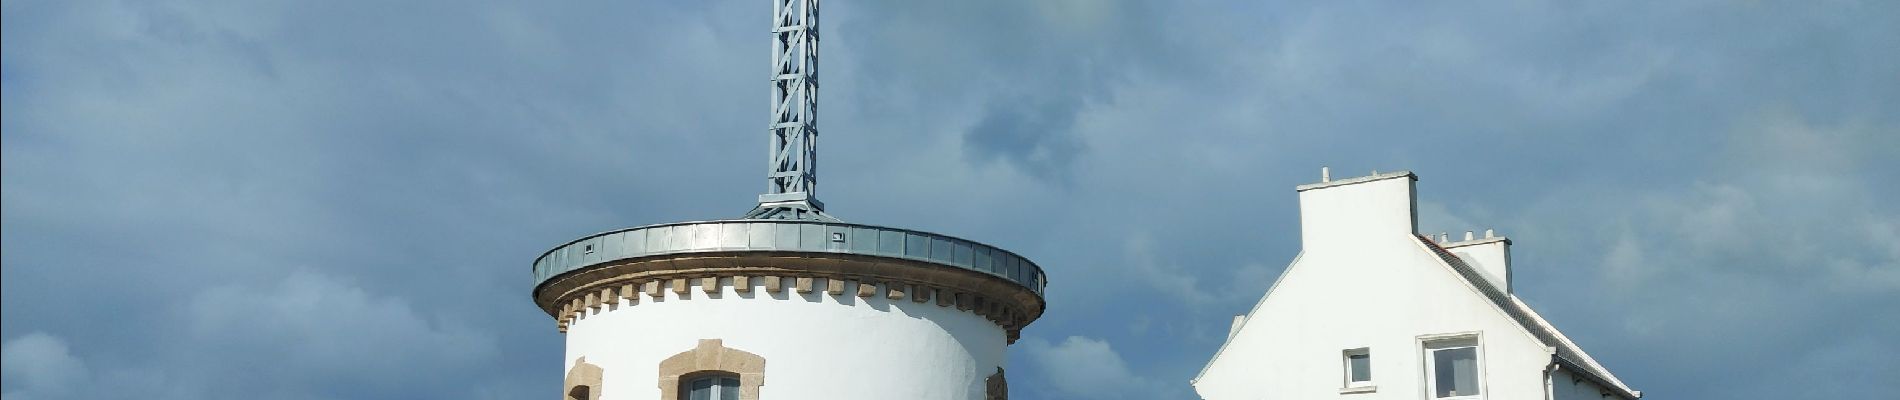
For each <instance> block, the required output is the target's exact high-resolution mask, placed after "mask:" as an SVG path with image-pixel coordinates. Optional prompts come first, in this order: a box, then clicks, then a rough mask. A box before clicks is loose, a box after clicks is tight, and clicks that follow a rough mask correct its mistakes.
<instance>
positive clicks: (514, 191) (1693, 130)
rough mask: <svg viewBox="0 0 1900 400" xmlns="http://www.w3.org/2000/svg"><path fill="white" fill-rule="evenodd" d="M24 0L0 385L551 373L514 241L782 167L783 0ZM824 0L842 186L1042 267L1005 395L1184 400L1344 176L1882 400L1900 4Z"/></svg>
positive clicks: (891, 215) (1754, 379) (676, 208)
mask: <svg viewBox="0 0 1900 400" xmlns="http://www.w3.org/2000/svg"><path fill="white" fill-rule="evenodd" d="M0 4H4V6H3V7H4V9H3V10H0V11H3V12H0V16H3V17H0V18H3V20H0V44H3V46H0V49H3V53H4V55H3V57H0V104H3V107H0V228H4V231H3V232H0V246H3V247H4V251H0V273H3V274H4V276H0V300H3V301H0V306H3V309H0V347H3V348H0V361H4V363H3V364H0V366H3V367H4V368H0V377H3V378H4V379H0V392H3V393H4V398H5V399H7V400H16V399H18V400H26V399H95V398H131V397H139V398H151V399H225V398H276V399H412V398H476V399H518V398H536V397H546V396H551V395H553V393H554V392H555V391H557V390H559V385H560V380H561V376H562V370H561V366H562V360H561V354H562V336H561V335H560V334H559V333H557V332H556V331H555V329H554V324H553V322H552V321H551V320H550V318H549V317H548V316H547V315H545V314H543V313H541V312H540V311H539V310H537V309H536V308H535V307H534V305H533V304H532V302H531V301H530V300H529V297H528V293H529V290H530V288H531V284H532V282H531V281H530V275H529V264H530V262H531V261H532V260H533V258H534V257H535V256H537V255H539V254H540V253H541V252H542V251H545V250H546V249H548V248H550V247H552V246H554V245H558V244H560V243H564V242H566V241H567V240H570V239H573V238H576V237H580V236H583V235H587V234H591V233H595V232H599V231H604V230H609V229H615V228H619V227H627V226H636V225H646V224H652V223H663V222H672V221H683V220H704V219H718V218H730V217H737V216H739V215H741V214H742V213H744V212H745V211H747V210H749V209H750V208H751V206H752V203H753V202H754V201H755V199H756V197H755V195H756V194H758V193H759V192H761V191H762V190H763V189H764V188H765V180H764V177H763V176H762V175H763V172H764V171H765V169H766V166H765V160H764V157H763V156H764V153H765V152H764V151H761V150H763V149H764V148H765V147H766V144H767V142H766V138H767V136H766V135H767V130H766V128H765V126H766V123H767V122H769V115H768V112H767V111H768V97H769V87H768V81H767V77H768V75H769V74H770V69H771V68H770V64H769V62H768V60H769V46H770V42H769V40H770V37H769V35H770V33H769V24H770V15H769V14H770V9H771V7H770V5H769V4H767V3H766V2H762V1H724V0H721V1H687V2H656V1H646V2H635V1H561V2H513V1H496V2H466V1H448V0H415V1H403V2H385V1H249V0H247V1H132V0H125V1H104V0H70V1H52V0H4V3H0ZM823 12H824V17H823V23H824V25H823V27H822V30H821V32H822V34H823V41H822V45H823V61H822V66H821V69H822V71H823V73H824V74H823V79H824V80H823V87H822V89H821V92H820V93H821V94H820V97H819V98H820V104H822V108H821V114H820V116H819V121H820V126H821V130H822V132H823V133H824V136H823V138H824V140H823V142H822V143H821V155H820V157H821V159H822V160H823V162H822V165H823V170H822V171H820V174H821V175H820V176H821V177H822V180H821V183H820V186H819V188H818V194H819V197H820V198H822V199H823V200H824V201H825V203H826V205H827V209H828V211H829V212H830V213H831V214H833V215H835V216H838V217H840V218H842V219H844V220H846V221H850V222H857V223H867V224H875V225H885V226H897V227H906V228H914V229H922V230H928V231H933V232H939V233H945V234H951V235H955V236H960V237H966V238H971V239H976V240H979V241H983V242H986V243H990V244H994V245H997V246H1000V247H1003V248H1007V249H1011V250H1013V251H1016V252H1018V253H1020V254H1023V255H1025V256H1028V257H1031V258H1032V259H1034V260H1036V261H1037V262H1038V263H1039V264H1040V265H1041V266H1042V267H1043V268H1044V269H1045V270H1046V271H1047V273H1048V274H1049V276H1050V280H1051V283H1050V285H1049V289H1048V297H1047V300H1048V303H1049V305H1048V310H1047V313H1046V314H1045V315H1044V316H1043V317H1042V319H1041V320H1039V321H1037V322H1036V323H1035V324H1033V325H1031V326H1030V327H1028V328H1027V329H1026V330H1024V331H1023V339H1022V340H1020V341H1018V342H1017V343H1016V344H1015V345H1014V346H1011V348H1010V350H1009V354H1010V361H1009V363H1010V367H1009V374H1010V375H1011V376H1010V383H1011V385H1010V387H1011V390H1012V391H1013V393H1012V395H1013V398H1017V399H1032V400H1033V399H1195V398H1196V397H1195V396H1194V394H1193V392H1192V389H1191V387H1189V386H1188V383H1187V382H1188V379H1190V378H1191V377H1192V376H1193V374H1194V373H1195V372H1196V371H1197V370H1198V369H1199V368H1200V367H1201V366H1202V365H1203V364H1204V363H1205V362H1206V361H1207V359H1208V358H1210V357H1211V356H1212V354H1213V352H1214V350H1215V349H1216V348H1217V347H1218V346H1219V345H1220V343H1221V341H1222V340H1223V338H1224V336H1225V334H1226V329H1227V328H1228V324H1229V322H1230V320H1231V318H1232V316H1233V315H1235V314H1240V313H1244V312H1246V311H1247V310H1248V308H1250V307H1251V306H1252V304H1254V303H1255V302H1256V301H1258V300H1259V298H1260V296H1261V295H1262V294H1263V293H1264V292H1265V291H1266V288H1267V285H1268V284H1270V283H1271V282H1272V280H1273V279H1274V277H1276V276H1277V275H1278V274H1279V272H1280V271H1281V270H1282V269H1283V268H1284V267H1285V266H1286V264H1287V263H1288V262H1290V261H1291V260H1292V258H1293V256H1294V255H1295V254H1297V253H1298V251H1299V238H1298V228H1299V227H1298V224H1299V221H1298V214H1297V213H1298V204H1297V202H1296V200H1297V198H1296V196H1295V192H1294V190H1293V187H1294V186H1295V185H1299V184H1304V183H1312V182H1316V181H1318V180H1319V169H1320V167H1322V166H1327V167H1331V169H1332V174H1333V176H1334V177H1335V178H1339V177H1350V176H1357V175H1363V174H1366V173H1370V172H1371V171H1373V170H1378V171H1396V170H1411V171H1414V172H1416V173H1417V174H1418V175H1419V177H1420V181H1419V183H1418V188H1419V189H1418V190H1419V196H1418V197H1419V206H1420V212H1419V220H1420V225H1421V229H1422V230H1423V231H1424V232H1430V233H1436V232H1454V235H1455V233H1456V232H1462V231H1467V230H1478V231H1482V230H1484V229H1495V230H1497V232H1499V233H1500V234H1503V235H1507V236H1510V237H1511V238H1512V239H1513V240H1514V242H1515V244H1516V245H1515V246H1514V247H1513V249H1512V254H1513V256H1514V257H1515V260H1514V263H1513V264H1514V277H1513V279H1514V282H1515V288H1516V292H1517V294H1518V295H1519V296H1520V297H1522V298H1523V299H1524V301H1525V302H1526V303H1528V304H1530V305H1531V306H1532V307H1534V308H1536V309H1537V310H1538V311H1539V312H1540V313H1542V314H1543V315H1544V316H1545V317H1547V318H1548V319H1550V320H1551V321H1552V323H1554V324H1555V325H1556V326H1557V327H1558V328H1559V329H1561V330H1563V331H1564V332H1565V333H1566V334H1567V335H1568V336H1569V337H1570V338H1572V339H1573V340H1575V341H1576V342H1577V343H1578V344H1579V345H1581V346H1582V347H1583V348H1584V349H1586V350H1588V351H1589V352H1590V354H1591V355H1593V356H1594V357H1595V358H1596V359H1597V360H1598V361H1600V362H1602V363H1603V364H1604V365H1605V366H1606V367H1608V368H1609V369H1610V370H1611V371H1613V372H1614V373H1615V374H1616V375H1617V376H1618V377H1620V378H1621V379H1622V380H1623V381H1624V382H1626V383H1628V384H1629V385H1631V386H1632V387H1634V388H1635V389H1638V390H1641V391H1643V392H1644V393H1645V394H1646V397H1648V398H1654V399H1779V398H1876V397H1881V396H1884V395H1888V394H1891V393H1896V392H1900V379H1896V377H1900V358H1896V357H1893V356H1892V355H1893V354H1900V318H1897V317H1896V315H1900V311H1896V310H1900V202H1894V201H1892V199H1894V198H1897V197H1900V185H1897V184H1895V183H1894V182H1900V24H1895V23H1894V21H1896V20H1900V3H1897V2H1889V1H1835V0H1819V1H1773V0H1760V1H1696V0H1690V1H1671V2H1654V1H1589V2H1575V1H1538V0H1520V1H1496V2H1454V3H1437V2H1333V1H1313V2H1286V1H1246V2H1215V1H1208V2H1164V1H1156V2H1135V1H1130V2H1109V1H1092V0H1050V1H1038V2H1014V1H952V2H855V1H854V2H843V1H833V2H827V3H826V4H825V9H824V10H823ZM1077 366H1080V367H1077Z"/></svg>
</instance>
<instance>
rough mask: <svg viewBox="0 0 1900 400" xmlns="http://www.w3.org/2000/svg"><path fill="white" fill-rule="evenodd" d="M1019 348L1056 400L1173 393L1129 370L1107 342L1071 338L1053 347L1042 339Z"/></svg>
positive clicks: (1123, 397)
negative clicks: (1025, 352)
mask: <svg viewBox="0 0 1900 400" xmlns="http://www.w3.org/2000/svg"><path fill="white" fill-rule="evenodd" d="M1017 345H1018V346H1023V348H1024V350H1026V351H1027V353H1028V354H1029V358H1030V360H1029V361H1030V363H1031V365H1033V366H1034V367H1035V368H1036V372H1037V373H1038V374H1040V379H1039V380H1038V382H1039V383H1047V384H1048V387H1049V388H1052V389H1054V391H1055V393H1051V394H1053V395H1056V396H1057V397H1055V398H1075V399H1154V398H1160V397H1164V396H1163V394H1164V393H1168V392H1171V390H1168V389H1167V388H1165V387H1163V386H1162V385H1161V384H1159V382H1157V381H1155V380H1153V379H1149V378H1147V377H1145V376H1142V375H1138V374H1136V373H1135V372H1134V371H1131V370H1129V369H1128V363H1127V362H1125V361H1123V360H1122V356H1121V354H1119V353H1117V352H1115V349H1114V348H1113V347H1111V346H1109V344H1108V341H1107V340H1102V339H1095V338H1089V337H1083V336H1070V337H1068V338H1067V339H1063V340H1062V342H1061V343H1055V344H1050V343H1049V342H1048V341H1044V340H1042V339H1041V338H1029V339H1026V340H1023V341H1022V342H1021V343H1019V344H1017ZM1039 386H1040V385H1036V386H1030V385H1021V386H1017V387H1027V388H1039ZM1017 390H1021V389H1017ZM1031 390H1035V389H1031Z"/></svg>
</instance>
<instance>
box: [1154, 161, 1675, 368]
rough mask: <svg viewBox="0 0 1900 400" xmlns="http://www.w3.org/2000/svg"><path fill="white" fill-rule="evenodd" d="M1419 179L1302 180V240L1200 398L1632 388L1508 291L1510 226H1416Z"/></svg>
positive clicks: (1217, 360) (1219, 356) (1239, 325)
mask: <svg viewBox="0 0 1900 400" xmlns="http://www.w3.org/2000/svg"><path fill="white" fill-rule="evenodd" d="M1322 175H1324V174H1322ZM1416 181H1417V177H1416V176H1414V175H1413V174H1412V173H1411V172H1394V173H1386V174H1374V175H1372V176H1365V177H1357V178H1351V179H1343V180H1328V179H1326V178H1325V177H1322V178H1321V182H1320V183H1315V184H1308V185H1301V186H1299V187H1298V188H1297V189H1298V191H1299V194H1300V235H1301V250H1300V254H1299V255H1298V256H1296V257H1294V259H1293V263H1292V264H1291V265H1289V266H1287V268H1286V270H1285V271H1284V272H1282V273H1281V274H1280V277H1279V279H1278V280H1277V281H1275V282H1274V283H1273V286H1271V287H1269V288H1268V289H1267V293H1266V295H1265V296H1263V297H1262V298H1261V299H1260V302H1259V303H1258V304H1256V305H1255V306H1254V308H1253V310H1252V311H1249V312H1248V313H1247V314H1246V315H1241V316H1236V317H1235V318H1234V324H1233V328H1232V330H1231V331H1230V332H1229V333H1228V337H1227V342H1226V343H1225V344H1222V345H1221V348H1220V350H1219V351H1217V352H1216V353H1215V354H1214V358H1213V359H1212V360H1210V361H1208V363H1207V366H1206V367H1204V368H1203V369H1202V370H1201V373H1200V374H1199V375H1198V376H1196V377H1195V378H1194V380H1193V381H1192V383H1193V385H1194V389H1195V391H1196V392H1198V393H1199V394H1200V396H1201V397H1202V398H1203V399H1206V400H1242V399H1245V400H1258V399H1328V398H1338V399H1349V400H1374V399H1434V400H1436V399H1460V400H1477V399H1491V400H1530V399H1547V400H1570V399H1588V400H1599V399H1636V398H1639V397H1641V396H1642V393H1641V392H1638V391H1635V390H1631V389H1630V388H1629V386H1627V385H1624V384H1623V383H1622V382H1621V381H1619V380H1617V378H1616V376H1615V375H1611V374H1610V371H1609V370H1608V369H1605V368H1603V366H1602V365H1601V364H1598V363H1597V362H1596V360H1595V359H1592V358H1591V357H1590V355H1589V354H1586V353H1584V352H1583V349H1582V348H1580V347H1578V346H1577V345H1576V343H1573V342H1571V341H1570V339H1569V338H1566V337H1564V334H1563V333H1561V332H1558V331H1557V329H1556V328H1553V327H1552V326H1551V325H1550V323H1549V322H1546V321H1545V320H1544V318H1543V317H1541V316H1538V315H1537V312H1535V311H1532V310H1531V309H1530V307H1528V306H1526V305H1525V304H1524V302H1523V301H1520V300H1519V299H1518V297H1517V296H1516V295H1514V294H1513V293H1512V291H1511V254H1510V245H1511V241H1510V239H1506V238H1504V237H1498V236H1494V235H1492V234H1491V233H1490V232H1489V231H1487V232H1486V233H1485V234H1484V235H1483V237H1473V236H1474V235H1472V234H1471V233H1470V232H1467V233H1466V234H1465V235H1464V240H1462V241H1457V242H1450V241H1448V240H1445V238H1443V237H1442V236H1441V237H1440V239H1439V240H1432V239H1431V238H1429V237H1426V236H1420V235H1419V234H1418V231H1417V219H1418V218H1417V215H1418V208H1417V201H1416V199H1417V197H1416V192H1415V190H1414V189H1415V182H1416Z"/></svg>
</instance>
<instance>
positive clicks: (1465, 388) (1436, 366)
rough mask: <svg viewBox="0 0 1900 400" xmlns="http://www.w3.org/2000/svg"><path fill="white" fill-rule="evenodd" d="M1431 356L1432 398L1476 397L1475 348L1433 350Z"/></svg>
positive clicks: (1476, 357) (1476, 364) (1476, 361)
mask: <svg viewBox="0 0 1900 400" xmlns="http://www.w3.org/2000/svg"><path fill="white" fill-rule="evenodd" d="M1431 355H1432V363H1431V365H1432V384H1433V385H1432V386H1434V390H1433V392H1434V397H1437V398H1441V399H1442V398H1454V397H1464V396H1476V395H1478V348H1477V347H1476V346H1465V347H1449V348H1441V349H1433V350H1432V351H1431Z"/></svg>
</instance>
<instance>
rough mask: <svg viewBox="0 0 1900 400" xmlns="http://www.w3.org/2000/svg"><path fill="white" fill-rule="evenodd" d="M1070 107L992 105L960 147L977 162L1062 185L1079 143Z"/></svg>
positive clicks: (1073, 110) (1079, 150) (1071, 106)
mask: <svg viewBox="0 0 1900 400" xmlns="http://www.w3.org/2000/svg"><path fill="white" fill-rule="evenodd" d="M1077 111H1078V110H1077V107H1076V106H1075V105H1073V104H1035V105H1026V104H1008V105H993V106H992V107H990V109H989V110H988V111H987V112H986V113H985V114H984V115H983V117H982V119H981V120H978V121H977V123H976V126H973V127H971V128H970V131H969V133H966V134H964V135H963V144H964V145H965V146H967V147H968V148H969V149H970V153H969V154H971V156H972V157H973V158H975V159H977V160H978V161H1003V162H1007V163H1009V164H1011V165H1014V166H1015V167H1016V168H1021V169H1023V170H1025V171H1027V172H1028V173H1029V174H1030V175H1034V176H1036V177H1037V178H1041V179H1046V180H1051V181H1056V182H1063V181H1064V180H1065V179H1066V177H1067V175H1068V173H1069V171H1068V169H1069V165H1070V164H1071V163H1072V162H1073V161H1074V160H1075V157H1076V156H1077V154H1076V153H1080V152H1082V151H1083V150H1084V149H1083V147H1082V141H1081V140H1080V139H1078V138H1076V132H1075V113H1076V112H1077Z"/></svg>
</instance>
